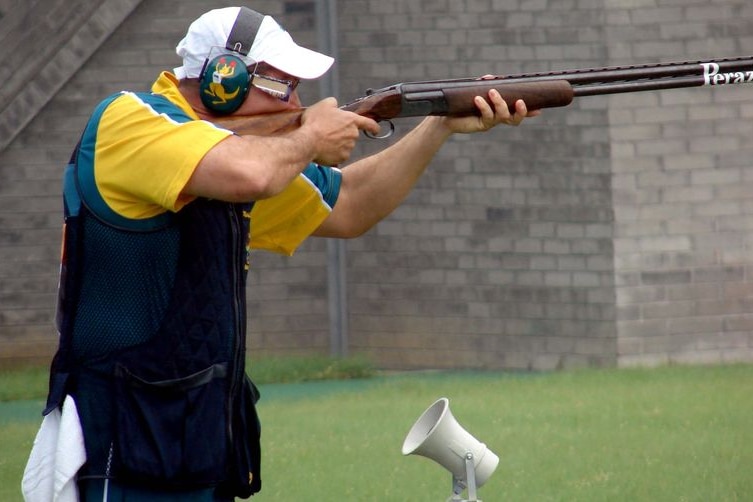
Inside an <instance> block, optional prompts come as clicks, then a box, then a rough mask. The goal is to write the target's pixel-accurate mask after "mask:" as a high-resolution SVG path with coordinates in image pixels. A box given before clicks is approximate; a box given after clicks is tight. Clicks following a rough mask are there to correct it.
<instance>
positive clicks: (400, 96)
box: [214, 56, 753, 138]
mask: <svg viewBox="0 0 753 502" xmlns="http://www.w3.org/2000/svg"><path fill="white" fill-rule="evenodd" d="M744 83H753V56H746V57H737V58H722V59H715V60H709V61H684V62H677V63H658V64H645V65H634V66H612V67H605V68H587V69H578V70H564V71H551V72H542V73H523V74H516V75H504V76H495V77H487V78H483V77H482V78H459V79H449V80H431V81H422V82H405V83H400V84H394V85H390V86H388V87H384V88H381V89H377V90H372V89H369V90H367V92H366V95H365V96H363V97H360V98H358V99H356V100H354V101H351V102H350V103H347V104H345V105H343V106H341V108H342V109H343V110H348V111H352V112H355V113H358V114H359V115H363V116H366V117H370V118H372V119H374V120H376V121H378V122H387V123H388V124H389V126H390V130H389V131H388V132H387V133H386V134H383V135H381V136H376V137H377V138H385V137H388V136H390V135H391V134H392V132H394V125H393V124H392V122H391V120H392V119H396V118H401V117H424V116H427V115H449V116H468V115H472V114H476V113H477V109H476V106H475V105H474V104H473V98H474V97H475V96H484V97H485V96H486V95H487V94H488V92H489V90H491V89H497V91H499V93H500V94H501V95H502V97H503V98H504V100H505V102H506V103H507V104H508V106H509V108H510V111H511V112H513V111H514V106H515V102H516V101H517V100H518V99H522V100H524V101H525V103H526V106H527V107H528V109H529V110H539V109H542V108H554V107H560V106H567V105H569V104H570V103H571V102H572V100H573V98H579V97H584V96H597V95H604V94H618V93H626V92H640V91H655V90H663V89H679V88H687V87H702V86H714V87H715V86H721V85H731V84H744ZM303 110H304V109H303V108H301V109H297V110H288V111H283V112H278V113H270V114H261V115H254V116H227V117H222V118H218V119H217V120H215V121H214V122H215V123H216V124H217V125H219V126H221V127H225V128H227V129H230V130H232V131H234V132H236V133H238V134H244V135H245V134H250V135H257V136H271V135H275V134H280V133H284V132H286V131H290V130H292V129H294V128H296V127H299V126H300V122H301V115H302V114H303Z"/></svg>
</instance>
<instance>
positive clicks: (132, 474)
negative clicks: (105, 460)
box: [113, 364, 228, 488]
mask: <svg viewBox="0 0 753 502" xmlns="http://www.w3.org/2000/svg"><path fill="white" fill-rule="evenodd" d="M226 389H227V365H226V364H215V365H212V366H210V367H208V368H206V369H204V370H202V371H199V372H197V373H194V374H193V375H189V376H186V377H183V378H178V379H174V380H159V381H147V380H145V379H143V378H141V377H139V376H137V375H135V374H134V373H132V372H131V371H129V370H128V369H127V368H126V367H124V366H123V365H121V364H118V365H116V366H115V437H114V447H113V476H114V477H115V478H118V479H123V480H128V481H131V482H135V483H140V484H144V485H147V486H149V485H152V486H159V487H162V488H168V487H176V488H187V487H201V486H209V485H214V484H216V483H218V482H219V481H221V480H222V478H223V477H224V467H225V465H226V461H227V454H228V450H227V447H228V437H227V433H228V430H227V427H228V426H227V424H228V420H227V394H226V392H227V390H226Z"/></svg>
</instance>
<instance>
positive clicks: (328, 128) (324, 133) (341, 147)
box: [299, 98, 379, 166]
mask: <svg viewBox="0 0 753 502" xmlns="http://www.w3.org/2000/svg"><path fill="white" fill-rule="evenodd" d="M362 130H364V131H368V132H370V133H372V134H375V135H376V134H378V133H379V124H377V122H376V121H374V120H372V119H370V118H367V117H362V116H361V115H358V114H356V113H353V112H347V111H344V110H341V109H340V108H338V107H337V100H336V99H335V98H326V99H323V100H321V101H319V102H318V103H316V104H314V105H312V106H310V107H308V108H307V109H306V111H305V112H304V113H303V116H302V117H301V129H300V130H299V132H300V133H304V134H307V135H310V137H311V140H312V141H313V146H314V151H315V154H314V155H315V157H314V162H317V163H319V164H322V165H327V166H335V165H338V164H340V163H342V162H345V161H347V160H348V159H349V158H350V153H351V152H352V151H353V148H355V146H356V140H358V135H359V133H360V131H362Z"/></svg>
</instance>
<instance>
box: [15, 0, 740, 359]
mask: <svg viewBox="0 0 753 502" xmlns="http://www.w3.org/2000/svg"><path fill="white" fill-rule="evenodd" d="M45 2H46V3H48V4H50V6H51V7H53V6H54V5H57V4H61V5H62V4H63V1H62V0H40V1H39V2H37V3H36V4H43V3H45ZM233 3H234V2H214V3H212V7H215V6H217V7H218V6H222V5H231V4H233ZM249 5H251V6H253V7H254V8H257V9H258V10H261V11H266V12H269V13H271V14H273V15H275V17H277V18H278V19H280V20H281V21H282V22H283V24H284V25H285V26H286V27H287V28H288V29H289V30H290V31H291V32H292V33H293V34H294V36H295V37H296V39H297V40H299V42H301V43H303V44H305V45H309V46H315V45H316V43H317V37H316V21H315V11H316V9H315V3H314V2H313V1H295V2H293V1H291V2H279V1H271V0H264V1H258V2H253V3H250V4H249ZM1 6H2V4H0V7H1ZM337 7H338V16H337V23H338V25H339V29H338V34H339V37H338V42H339V48H340V60H339V63H338V66H337V71H338V73H339V75H340V82H339V86H340V90H341V92H340V98H341V101H347V100H350V99H353V98H355V97H357V96H360V95H362V94H363V93H364V91H365V90H366V89H367V88H369V87H379V86H382V85H387V84H391V83H394V82H398V81H406V80H421V79H436V78H450V77H462V76H469V75H479V74H484V73H497V74H504V73H519V72H531V71H545V70H556V69H567V68H578V67H593V66H605V65H613V64H629V63H644V62H659V61H667V60H684V59H702V58H706V57H714V56H716V57H720V56H736V55H742V54H744V53H745V52H746V47H750V46H751V43H750V42H751V36H750V33H753V30H752V29H751V24H752V23H753V8H751V7H750V6H748V5H747V3H746V2H745V0H723V1H718V2H714V3H713V4H712V5H711V7H709V6H708V5H707V1H695V0H683V1H680V0H636V1H630V2H625V1H617V0H612V1H610V0H599V1H597V0H592V1H584V0H580V1H577V2H576V1H574V0H573V1H568V0H561V1H545V0H541V1H535V0H534V1H530V0H505V1H503V0H452V1H451V0H433V1H425V0H392V1H389V0H380V1H375V0H348V1H340V2H337ZM206 8H207V5H206V3H205V2H198V1H182V2H178V1H177V0H148V1H144V2H141V4H140V5H139V6H138V7H137V8H136V9H135V10H134V11H133V13H132V14H131V15H130V17H128V19H127V20H126V21H125V22H124V23H123V24H122V25H120V26H119V27H117V29H115V30H114V31H113V32H112V35H111V36H110V37H109V39H108V40H107V41H106V42H105V43H104V44H103V45H102V46H101V47H100V48H99V49H98V50H96V52H95V53H94V55H93V57H92V58H91V59H90V60H88V61H87V62H86V64H84V65H83V67H82V68H81V69H80V70H79V71H78V72H76V73H75V75H74V76H73V78H72V79H71V80H70V81H68V82H67V83H66V84H65V85H64V86H63V87H62V89H61V90H60V91H59V92H58V93H57V94H55V95H54V98H53V99H52V100H51V101H50V102H49V104H47V106H45V107H44V109H43V111H42V112H41V113H40V114H39V115H36V116H35V117H34V119H33V120H32V121H31V122H30V123H29V125H28V126H27V127H26V128H25V129H23V131H22V132H21V134H20V135H18V136H16V137H15V139H14V140H13V141H12V142H11V143H10V145H9V146H8V147H7V148H6V149H5V150H3V151H0V364H9V362H10V361H20V360H23V359H27V358H37V359H39V358H41V359H45V358H47V357H49V354H50V352H51V351H52V350H53V348H54V344H55V333H54V328H53V317H54V296H55V287H56V281H57V276H56V274H57V259H58V253H59V237H60V225H61V222H60V214H59V213H60V198H59V187H60V175H61V172H62V167H63V164H64V163H65V161H66V160H67V157H68V155H69V153H70V150H71V148H72V147H73V145H74V144H75V142H76V140H77V137H78V134H79V133H80V130H81V127H82V126H83V124H84V122H85V120H86V118H87V116H88V114H89V112H90V111H91V109H92V107H93V106H94V105H95V104H96V103H97V102H98V101H99V100H100V99H101V98H102V97H104V96H106V95H107V94H109V93H110V92H115V91H117V90H120V89H123V88H128V89H134V90H141V89H146V88H148V86H149V84H150V83H151V81H152V80H153V79H154V77H155V76H156V74H157V73H158V72H159V71H161V70H163V69H170V68H172V67H173V66H176V64H177V60H176V58H175V55H174V52H173V47H174V46H175V44H176V43H177V41H178V40H179V39H180V38H181V37H182V35H183V33H184V31H185V28H186V26H187V25H188V23H189V22H190V21H191V20H192V19H193V18H195V17H196V16H198V15H199V14H200V13H201V12H203V11H204V10H205V9H206ZM0 23H2V19H0ZM54 78H59V77H56V76H55V75H50V74H47V73H44V72H42V73H39V74H37V76H36V77H35V80H40V81H44V80H45V79H50V80H51V79H54ZM41 83H43V82H41ZM41 83H40V85H41ZM49 83H51V82H48V84H49ZM302 92H303V95H304V98H305V99H306V100H308V101H312V100H315V99H317V98H318V88H317V86H316V85H315V84H309V85H308V86H307V87H306V86H304V88H303V89H302ZM752 111H753V105H751V102H750V88H749V87H743V86H740V87H738V88H736V89H732V88H730V89H717V90H703V89H691V90H672V91H663V92H659V93H646V94H640V95H639V94H630V95H623V96H614V97H592V98H583V99H579V100H578V101H577V102H576V103H574V104H573V105H572V106H570V107H568V108H566V109H560V110H548V111H547V112H546V113H545V114H544V115H543V116H542V117H539V118H536V119H534V120H531V121H528V122H526V123H525V124H524V125H523V126H522V127H520V128H518V129H513V128H499V129H497V130H495V131H492V132H491V133H489V134H486V135H483V136H480V135H477V136H463V137H456V138H454V139H452V140H451V141H450V142H449V143H448V144H447V145H446V147H445V148H444V150H443V151H442V152H441V154H440V155H439V156H438V157H437V159H436V161H435V162H434V163H433V165H432V166H431V169H430V171H429V172H428V173H427V175H426V176H425V177H424V178H423V179H422V180H421V182H420V184H419V186H418V188H417V189H416V191H415V192H414V193H413V194H412V195H411V196H410V197H409V199H408V200H407V201H406V203H405V204H404V205H403V206H402V207H401V208H400V209H398V210H397V211H396V212H395V213H394V214H393V215H392V216H390V217H389V218H388V219H387V220H385V221H384V222H383V223H381V224H380V225H379V226H378V227H377V228H375V229H374V230H373V231H371V232H370V233H369V234H367V235H366V236H364V237H362V238H360V239H358V240H354V241H349V242H348V243H347V263H348V267H347V279H348V281H347V283H348V303H349V321H350V332H349V342H350V347H349V349H350V352H351V353H366V354H368V355H370V356H371V357H372V358H374V360H375V361H376V362H377V363H378V364H379V365H380V366H383V367H386V368H436V367H479V368H481V367H483V368H509V369H556V368H569V367H576V366H611V365H631V364H656V363H662V362H670V361H691V362H717V361H730V360H751V359H753V354H752V353H751V333H753V321H751V319H753V316H751V314H749V312H751V311H753V309H751V286H750V271H751V259H750V257H749V255H750V252H749V251H750V242H751V232H752V231H753V224H752V222H753V218H751V211H752V210H753V208H752V207H751V203H750V202H748V201H747V200H746V195H747V193H748V191H749V190H748V188H750V183H751V176H750V175H749V174H747V173H748V171H749V169H747V168H748V167H750V160H749V159H750V151H749V148H750V147H749V143H750V141H749V138H750V137H751V134H750V133H751V126H750V125H749V124H748V122H749V120H746V119H749V118H750V115H751V112H752ZM413 123H414V121H411V120H403V121H400V122H399V123H398V124H397V126H398V130H399V132H404V131H405V130H407V128H408V127H409V126H410V125H412V124H413ZM1 127H2V124H0V128H1ZM384 145H385V143H383V142H375V141H371V140H364V141H362V142H361V145H360V146H359V151H358V153H359V154H361V155H363V154H367V153H369V152H372V151H375V150H377V149H379V148H382V147H383V146H384ZM326 261H327V260H326V246H325V243H324V242H322V241H321V240H311V241H310V242H308V243H306V244H305V245H304V247H303V248H302V249H301V250H300V251H299V253H297V254H296V256H295V257H293V258H284V257H278V256H273V255H264V254H258V255H255V256H254V261H253V270H252V273H251V275H250V286H249V313H250V319H251V327H250V333H249V345H250V348H251V350H252V351H253V352H254V353H256V354H259V355H264V354H272V353H274V354H297V353H312V352H313V353H327V352H328V351H329V322H328V314H327V310H328V305H327V271H326Z"/></svg>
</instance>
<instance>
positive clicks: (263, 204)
mask: <svg viewBox="0 0 753 502" xmlns="http://www.w3.org/2000/svg"><path fill="white" fill-rule="evenodd" d="M339 189H340V172H339V171H338V170H336V169H331V168H325V167H321V166H316V165H313V164H312V165H311V166H309V168H308V169H307V170H306V171H305V172H304V173H302V174H300V175H299V176H298V178H296V179H295V180H294V181H293V182H292V183H291V184H290V185H288V187H287V188H286V189H285V190H283V192H282V193H280V194H279V195H276V196H275V197H271V198H269V199H263V200H260V201H256V202H255V203H254V207H253V208H252V209H251V248H252V249H264V250H267V251H272V252H275V253H281V254H286V255H292V254H293V252H294V251H295V249H296V248H297V247H298V246H299V245H300V244H301V243H302V242H303V241H304V240H305V239H306V238H307V237H308V236H309V235H311V233H312V232H314V230H316V229H317V227H319V225H321V224H322V222H323V221H324V220H325V219H326V218H327V216H329V214H330V213H331V212H332V205H333V204H334V203H335V201H336V199H337V195H338V193H339Z"/></svg>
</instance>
